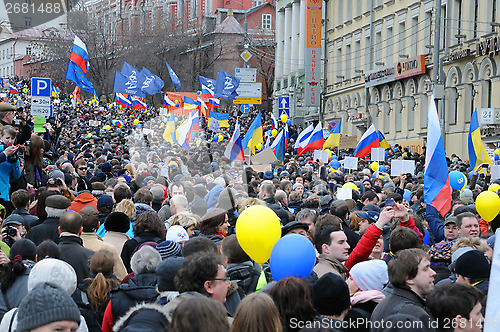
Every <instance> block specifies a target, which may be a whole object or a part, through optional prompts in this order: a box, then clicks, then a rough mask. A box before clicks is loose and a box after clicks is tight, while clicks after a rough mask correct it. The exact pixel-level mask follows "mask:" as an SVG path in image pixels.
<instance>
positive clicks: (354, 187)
mask: <svg viewBox="0 0 500 332" xmlns="http://www.w3.org/2000/svg"><path fill="white" fill-rule="evenodd" d="M342 188H351V189H352V190H356V191H358V190H359V189H358V186H356V185H355V184H354V183H352V182H346V183H344V185H343V186H342Z"/></svg>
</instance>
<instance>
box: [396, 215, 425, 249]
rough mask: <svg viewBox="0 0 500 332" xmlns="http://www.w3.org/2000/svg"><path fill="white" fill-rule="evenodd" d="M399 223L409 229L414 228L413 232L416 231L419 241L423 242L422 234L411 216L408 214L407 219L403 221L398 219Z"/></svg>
mask: <svg viewBox="0 0 500 332" xmlns="http://www.w3.org/2000/svg"><path fill="white" fill-rule="evenodd" d="M399 225H400V226H403V227H408V228H409V229H411V230H414V231H415V233H417V234H418V237H419V238H420V243H424V235H423V234H422V232H420V230H419V229H418V227H417V226H415V220H413V218H412V217H411V216H408V220H407V221H405V222H403V221H400V222H399Z"/></svg>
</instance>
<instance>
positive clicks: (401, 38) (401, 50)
mask: <svg viewBox="0 0 500 332" xmlns="http://www.w3.org/2000/svg"><path fill="white" fill-rule="evenodd" d="M398 39H399V40H398V44H399V54H405V22H404V21H403V22H399V31H398Z"/></svg>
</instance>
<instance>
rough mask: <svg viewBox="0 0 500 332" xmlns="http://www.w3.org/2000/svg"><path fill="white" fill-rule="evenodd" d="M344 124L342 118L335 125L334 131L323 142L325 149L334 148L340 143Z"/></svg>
mask: <svg viewBox="0 0 500 332" xmlns="http://www.w3.org/2000/svg"><path fill="white" fill-rule="evenodd" d="M341 126H342V120H339V122H337V124H336V125H335V127H333V131H332V132H331V133H330V136H328V138H327V140H326V141H325V143H324V144H323V149H328V148H334V147H336V146H339V145H340V127H341Z"/></svg>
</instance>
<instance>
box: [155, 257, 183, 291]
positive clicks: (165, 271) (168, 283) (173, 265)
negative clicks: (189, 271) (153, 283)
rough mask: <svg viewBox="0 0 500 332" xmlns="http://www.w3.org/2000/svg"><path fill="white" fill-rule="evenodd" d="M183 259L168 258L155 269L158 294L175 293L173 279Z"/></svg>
mask: <svg viewBox="0 0 500 332" xmlns="http://www.w3.org/2000/svg"><path fill="white" fill-rule="evenodd" d="M182 262H184V257H169V258H167V259H165V260H164V261H162V262H161V263H160V264H159V265H158V267H157V268H156V274H157V275H158V290H159V291H160V292H166V291H176V290H177V289H176V288H175V285H174V277H175V276H176V275H177V272H178V271H179V270H180V268H181V266H182Z"/></svg>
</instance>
